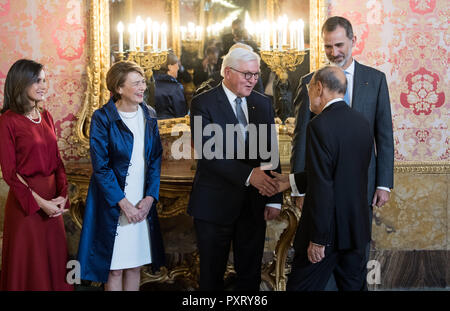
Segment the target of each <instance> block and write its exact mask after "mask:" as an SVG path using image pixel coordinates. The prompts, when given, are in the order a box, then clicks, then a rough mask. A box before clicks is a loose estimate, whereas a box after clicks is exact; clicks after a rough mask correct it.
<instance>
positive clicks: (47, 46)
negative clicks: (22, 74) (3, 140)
mask: <svg viewBox="0 0 450 311" xmlns="http://www.w3.org/2000/svg"><path fill="white" fill-rule="evenodd" d="M87 3H88V1H80V0H39V1H35V0H21V1H18V0H0V25H2V26H1V29H2V30H1V32H0V60H1V61H0V106H1V105H2V104H3V91H4V90H3V88H4V83H5V78H6V74H7V73H8V70H9V68H10V67H11V65H12V64H13V63H14V62H15V61H16V60H18V59H21V58H29V59H33V60H35V61H37V62H40V63H42V64H43V65H44V66H45V69H44V70H45V72H46V75H47V80H48V85H49V89H48V92H47V98H46V101H45V102H44V103H43V106H44V107H45V108H46V109H48V110H49V111H50V112H51V113H52V115H53V118H54V120H55V125H56V128H57V134H58V137H59V141H58V144H59V148H60V152H61V155H62V156H63V158H64V159H65V160H73V159H77V156H76V154H75V153H74V148H72V146H71V144H70V142H69V139H68V138H69V137H70V135H72V127H73V125H74V116H75V114H76V113H77V111H78V109H79V108H80V106H81V103H82V100H83V98H84V92H85V90H86V79H85V74H86V69H85V67H86V63H87V54H86V48H87V46H86V39H87V9H88V8H87V7H86V5H87Z"/></svg>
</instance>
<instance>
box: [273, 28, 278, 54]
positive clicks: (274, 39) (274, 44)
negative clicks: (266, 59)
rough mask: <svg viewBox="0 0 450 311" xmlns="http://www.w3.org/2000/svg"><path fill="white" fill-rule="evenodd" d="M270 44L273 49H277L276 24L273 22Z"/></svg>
mask: <svg viewBox="0 0 450 311" xmlns="http://www.w3.org/2000/svg"><path fill="white" fill-rule="evenodd" d="M272 46H273V50H274V51H275V50H276V49H277V24H276V23H275V22H273V23H272Z"/></svg>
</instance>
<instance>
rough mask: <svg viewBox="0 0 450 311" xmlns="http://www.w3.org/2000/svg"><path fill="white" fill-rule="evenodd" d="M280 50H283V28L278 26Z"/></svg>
mask: <svg viewBox="0 0 450 311" xmlns="http://www.w3.org/2000/svg"><path fill="white" fill-rule="evenodd" d="M279 26H280V25H279ZM278 51H280V52H281V51H283V30H282V29H281V27H279V28H278Z"/></svg>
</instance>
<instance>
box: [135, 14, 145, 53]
mask: <svg viewBox="0 0 450 311" xmlns="http://www.w3.org/2000/svg"><path fill="white" fill-rule="evenodd" d="M144 32H145V24H144V21H143V20H142V18H141V17H140V16H138V17H136V46H138V47H139V50H140V51H143V50H144Z"/></svg>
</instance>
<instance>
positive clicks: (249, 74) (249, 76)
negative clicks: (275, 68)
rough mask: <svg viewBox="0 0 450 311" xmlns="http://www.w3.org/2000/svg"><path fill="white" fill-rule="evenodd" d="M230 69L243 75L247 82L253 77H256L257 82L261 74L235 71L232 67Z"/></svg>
mask: <svg viewBox="0 0 450 311" xmlns="http://www.w3.org/2000/svg"><path fill="white" fill-rule="evenodd" d="M230 69H233V70H234V71H237V72H239V73H242V74H243V75H244V78H245V80H250V79H251V78H252V77H254V78H255V80H258V78H259V72H242V71H239V70H237V69H234V68H233V67H230Z"/></svg>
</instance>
